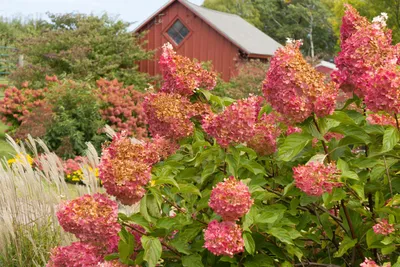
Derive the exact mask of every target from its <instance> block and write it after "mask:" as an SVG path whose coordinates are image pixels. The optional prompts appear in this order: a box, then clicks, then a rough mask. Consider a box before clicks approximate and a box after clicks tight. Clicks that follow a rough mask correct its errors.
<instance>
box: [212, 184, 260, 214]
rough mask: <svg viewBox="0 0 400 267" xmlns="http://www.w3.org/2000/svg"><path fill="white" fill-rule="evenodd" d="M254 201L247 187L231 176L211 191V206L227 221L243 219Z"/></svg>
mask: <svg viewBox="0 0 400 267" xmlns="http://www.w3.org/2000/svg"><path fill="white" fill-rule="evenodd" d="M253 203H254V201H253V200H252V199H251V194H250V191H249V188H248V187H247V185H245V184H244V183H243V182H242V181H239V180H237V179H235V177H233V176H231V177H229V178H227V179H225V180H224V182H221V183H218V184H217V185H216V186H215V187H214V189H213V190H212V191H211V196H210V201H209V203H208V204H209V206H210V207H211V208H212V209H213V210H214V212H215V213H217V214H218V215H220V216H221V217H222V218H223V219H224V220H226V221H236V220H238V219H240V218H241V217H243V216H244V215H245V214H246V213H247V212H248V211H249V210H250V208H251V206H252V205H253Z"/></svg>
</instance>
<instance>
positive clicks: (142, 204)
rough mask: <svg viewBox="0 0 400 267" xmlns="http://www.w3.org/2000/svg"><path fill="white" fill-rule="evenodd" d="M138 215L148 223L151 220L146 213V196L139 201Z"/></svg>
mask: <svg viewBox="0 0 400 267" xmlns="http://www.w3.org/2000/svg"><path fill="white" fill-rule="evenodd" d="M140 214H142V216H143V218H144V219H145V220H146V221H148V222H151V221H152V220H153V219H152V218H151V216H150V215H149V212H148V211H147V195H145V196H144V197H143V198H142V200H141V201H140Z"/></svg>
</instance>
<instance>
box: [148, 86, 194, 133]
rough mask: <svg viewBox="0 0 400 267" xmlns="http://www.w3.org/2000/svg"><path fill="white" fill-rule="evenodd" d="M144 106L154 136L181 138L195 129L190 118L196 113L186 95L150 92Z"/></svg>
mask: <svg viewBox="0 0 400 267" xmlns="http://www.w3.org/2000/svg"><path fill="white" fill-rule="evenodd" d="M143 107H144V110H145V113H146V116H147V123H148V125H149V131H150V133H151V135H152V136H157V135H158V136H163V137H166V138H169V139H173V140H179V139H182V138H184V137H187V136H189V135H191V134H192V133H193V131H194V125H193V123H192V122H191V121H190V118H191V117H192V116H194V115H196V114H193V113H194V110H193V105H192V104H191V103H190V101H189V99H188V98H186V97H183V96H181V95H179V94H176V93H162V92H160V93H157V94H149V95H148V96H147V97H145V100H144V102H143Z"/></svg>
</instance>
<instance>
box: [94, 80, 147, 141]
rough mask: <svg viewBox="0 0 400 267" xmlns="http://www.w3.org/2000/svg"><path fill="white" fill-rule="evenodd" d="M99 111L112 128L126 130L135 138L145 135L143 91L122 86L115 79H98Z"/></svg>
mask: <svg viewBox="0 0 400 267" xmlns="http://www.w3.org/2000/svg"><path fill="white" fill-rule="evenodd" d="M96 83H97V87H98V88H99V92H98V94H99V99H100V101H101V106H100V113H101V116H102V118H103V119H104V120H105V121H106V122H107V124H109V125H111V127H112V128H113V129H114V130H117V131H127V132H128V133H129V134H130V135H134V136H136V137H137V138H142V137H146V136H147V131H146V125H145V114H144V112H143V107H142V101H143V93H141V92H139V91H137V90H135V89H134V87H133V86H127V87H123V83H120V82H118V81H117V80H113V81H107V80H104V79H100V80H98V81H97V82H96Z"/></svg>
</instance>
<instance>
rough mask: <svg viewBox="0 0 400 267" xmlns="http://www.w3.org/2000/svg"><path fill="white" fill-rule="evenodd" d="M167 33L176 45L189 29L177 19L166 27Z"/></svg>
mask: <svg viewBox="0 0 400 267" xmlns="http://www.w3.org/2000/svg"><path fill="white" fill-rule="evenodd" d="M167 33H168V35H169V37H171V39H172V40H174V42H175V43H176V44H177V45H179V44H180V43H181V42H182V41H183V39H185V37H186V36H187V35H188V34H189V30H188V28H186V27H185V25H183V23H182V22H181V21H180V20H179V19H177V20H176V21H175V22H174V24H172V26H171V28H169V29H168V31H167Z"/></svg>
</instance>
